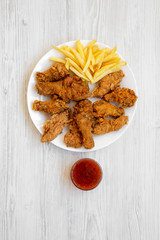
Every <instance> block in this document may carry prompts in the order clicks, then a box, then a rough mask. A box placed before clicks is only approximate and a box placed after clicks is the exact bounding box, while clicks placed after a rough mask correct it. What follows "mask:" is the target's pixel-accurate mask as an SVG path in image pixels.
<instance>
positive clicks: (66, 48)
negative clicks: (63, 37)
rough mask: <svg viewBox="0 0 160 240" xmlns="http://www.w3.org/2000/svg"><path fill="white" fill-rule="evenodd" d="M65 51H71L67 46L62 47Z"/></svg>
mask: <svg viewBox="0 0 160 240" xmlns="http://www.w3.org/2000/svg"><path fill="white" fill-rule="evenodd" d="M60 48H61V49H63V50H66V51H69V47H68V46H67V45H65V46H62V47H60Z"/></svg>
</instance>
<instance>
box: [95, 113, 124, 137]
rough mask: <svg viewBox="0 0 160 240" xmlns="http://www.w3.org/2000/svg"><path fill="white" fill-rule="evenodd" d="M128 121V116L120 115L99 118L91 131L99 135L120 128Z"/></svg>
mask: <svg viewBox="0 0 160 240" xmlns="http://www.w3.org/2000/svg"><path fill="white" fill-rule="evenodd" d="M127 122H128V116H120V117H119V118H116V119H110V120H109V119H106V118H105V119H104V118H100V119H99V120H98V123H97V124H96V125H95V126H94V129H93V133H94V134H95V135H101V134H105V133H109V132H112V131H117V130H119V129H121V128H122V127H123V126H124V125H125V124H127Z"/></svg>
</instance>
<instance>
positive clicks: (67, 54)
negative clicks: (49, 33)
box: [52, 45, 76, 60]
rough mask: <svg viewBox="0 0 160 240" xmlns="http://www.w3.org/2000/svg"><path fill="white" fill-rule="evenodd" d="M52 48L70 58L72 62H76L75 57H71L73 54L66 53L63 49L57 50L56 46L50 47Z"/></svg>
mask: <svg viewBox="0 0 160 240" xmlns="http://www.w3.org/2000/svg"><path fill="white" fill-rule="evenodd" d="M52 47H53V48H54V49H55V50H57V51H59V52H61V53H63V54H64V55H66V56H67V57H69V58H71V59H72V60H76V59H75V57H74V56H73V54H72V53H70V52H69V51H66V50H64V49H61V48H58V47H56V46H54V45H52Z"/></svg>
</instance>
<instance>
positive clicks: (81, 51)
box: [77, 40, 85, 59]
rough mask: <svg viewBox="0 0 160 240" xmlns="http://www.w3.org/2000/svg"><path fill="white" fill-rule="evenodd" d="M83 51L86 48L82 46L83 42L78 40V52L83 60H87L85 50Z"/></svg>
mask: <svg viewBox="0 0 160 240" xmlns="http://www.w3.org/2000/svg"><path fill="white" fill-rule="evenodd" d="M83 49H84V48H83V45H82V43H81V41H80V40H78V41H77V50H78V52H79V54H80V55H81V57H82V58H83V59H85V55H84V50H83Z"/></svg>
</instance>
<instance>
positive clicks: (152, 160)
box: [0, 0, 160, 240]
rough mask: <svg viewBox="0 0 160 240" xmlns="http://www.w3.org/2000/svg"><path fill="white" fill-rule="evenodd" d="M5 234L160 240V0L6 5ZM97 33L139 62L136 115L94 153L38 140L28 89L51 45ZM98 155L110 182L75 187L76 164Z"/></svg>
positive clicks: (1, 69)
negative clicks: (117, 136)
mask: <svg viewBox="0 0 160 240" xmlns="http://www.w3.org/2000/svg"><path fill="white" fill-rule="evenodd" d="M0 18H1V20H0V30H1V36H0V53H1V54H0V92H1V94H0V103H1V113H0V126H1V138H0V239H1V240H22V239H23V240H28V239H29V240H51V239H56V240H97V239H98V240H117V239H118V240H151V239H153V240H159V239H160V228H159V225H160V187H159V182H160V107H159V106H160V79H159V75H160V74H159V66H160V45H159V39H160V1H159V0H141V1H139V0H132V1H127V0H122V1H118V0H87V1H85V0H81V1H80V0H58V1H56V0H45V1H43V0H28V1H26V0H1V1H0ZM95 38H96V39H98V40H99V41H100V42H104V43H106V44H108V45H110V46H111V47H113V46H114V44H115V43H117V44H118V50H119V52H120V53H121V54H122V55H123V56H124V57H125V59H126V60H127V62H128V63H129V64H130V66H131V67H132V69H133V71H134V74H135V77H136V79H137V84H138V89H139V94H138V95H139V102H138V108H137V112H136V115H135V117H134V120H133V122H132V124H131V126H130V127H129V129H128V130H127V132H126V133H125V134H124V136H123V137H121V138H120V139H119V140H118V141H116V142H115V143H114V144H112V145H111V146H109V147H107V148H105V149H102V150H99V151H96V152H92V153H88V154H87V153H72V152H68V151H64V150H61V149H59V148H57V147H55V146H54V145H52V144H41V143H40V134H39V133H38V131H37V130H36V128H35V127H34V125H33V124H32V122H31V119H30V117H29V114H28V110H27V105H26V91H27V84H28V80H29V76H30V74H31V72H32V70H33V67H34V66H35V64H36V63H37V61H38V60H39V58H40V57H41V56H43V55H44V54H45V53H46V52H47V51H48V50H49V49H50V48H51V44H52V43H54V44H60V43H62V42H66V41H70V40H74V39H95ZM82 157H90V158H94V159H96V160H97V161H98V162H99V163H100V164H101V166H102V168H103V173H104V174H103V181H102V182H101V184H100V185H99V187H98V188H96V189H95V190H93V191H90V192H83V191H80V190H78V189H76V188H75V187H74V186H73V184H72V183H71V181H70V177H69V172H70V168H71V166H72V164H73V163H74V162H75V161H76V160H78V159H80V158H82Z"/></svg>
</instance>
